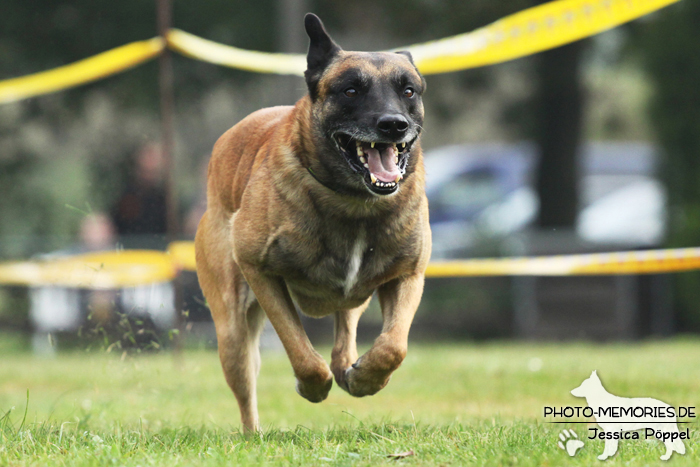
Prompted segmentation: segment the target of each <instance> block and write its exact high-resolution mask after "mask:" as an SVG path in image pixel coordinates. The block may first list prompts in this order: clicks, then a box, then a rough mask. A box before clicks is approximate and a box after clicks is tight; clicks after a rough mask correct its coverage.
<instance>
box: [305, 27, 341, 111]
mask: <svg viewBox="0 0 700 467" xmlns="http://www.w3.org/2000/svg"><path fill="white" fill-rule="evenodd" d="M304 26H305V27H306V34H308V35H309V39H310V40H311V42H310V43H309V53H308V54H307V55H306V71H305V72H304V76H305V77H306V85H307V86H308V88H309V94H310V95H311V99H312V100H314V99H316V90H317V87H318V81H319V80H320V79H321V75H322V74H323V70H325V69H326V67H327V66H328V65H329V64H330V63H331V61H332V60H333V58H334V57H335V56H336V55H337V54H338V52H340V50H341V48H340V47H338V44H336V43H335V42H333V39H331V36H329V35H328V33H327V32H326V30H325V28H324V27H323V23H322V22H321V19H320V18H319V17H318V16H316V15H315V14H313V13H307V14H306V16H305V17H304Z"/></svg>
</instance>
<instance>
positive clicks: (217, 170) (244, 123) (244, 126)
mask: <svg viewBox="0 0 700 467" xmlns="http://www.w3.org/2000/svg"><path fill="white" fill-rule="evenodd" d="M293 109H294V107H292V106H278V107H270V108H266V109H261V110H258V111H256V112H253V113H252V114H250V115H248V116H247V117H246V118H244V119H243V120H241V121H240V122H238V123H237V124H236V125H234V126H233V127H232V128H230V129H229V130H228V131H226V133H224V134H223V135H222V136H221V137H220V138H219V140H218V141H217V142H216V144H215V145H214V150H213V152H212V155H211V160H210V162H209V169H208V175H207V203H208V204H207V209H209V208H210V207H213V205H215V204H218V205H219V206H220V207H221V208H222V209H223V211H224V212H225V214H227V215H231V214H232V213H234V212H236V211H237V210H238V208H239V207H240V202H241V197H242V195H243V192H244V191H245V188H246V186H247V185H248V181H249V180H250V177H251V174H252V172H253V170H254V169H255V168H256V166H257V164H256V161H257V163H258V164H259V163H260V161H261V160H262V157H264V155H265V149H266V147H267V146H268V145H269V144H270V143H271V140H272V139H273V138H272V133H274V132H275V131H279V130H280V123H281V121H282V120H284V119H285V118H289V115H290V113H291V112H292V110H293ZM261 156H262V157H261Z"/></svg>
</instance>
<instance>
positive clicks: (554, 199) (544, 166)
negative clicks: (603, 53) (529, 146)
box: [534, 41, 584, 228]
mask: <svg viewBox="0 0 700 467" xmlns="http://www.w3.org/2000/svg"><path fill="white" fill-rule="evenodd" d="M583 49H584V42H583V41H578V42H574V43H572V44H569V45H565V46H563V47H559V48H556V49H553V50H549V51H547V52H544V53H542V54H540V55H539V56H538V57H536V59H537V69H536V71H537V86H538V88H537V93H536V95H535V118H536V122H535V135H534V136H535V142H536V143H537V145H538V146H539V149H540V159H539V163H538V167H537V181H536V186H537V193H538V195H539V199H540V212H539V218H538V225H539V227H541V228H556V227H562V228H572V227H574V225H575V223H576V214H577V210H578V173H577V172H578V170H577V168H578V158H577V155H578V149H579V145H580V142H581V122H582V114H583V98H584V96H583V90H582V83H581V75H580V63H581V55H582V51H583Z"/></svg>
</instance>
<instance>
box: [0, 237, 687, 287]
mask: <svg viewBox="0 0 700 467" xmlns="http://www.w3.org/2000/svg"><path fill="white" fill-rule="evenodd" d="M699 269H700V248H679V249H669V250H646V251H623V252H615V253H596V254H583V255H565V256H540V257H521V258H500V259H470V260H453V261H434V262H431V263H430V264H429V265H428V269H427V270H426V272H425V275H426V277H466V276H579V275H617V274H660V273H669V272H681V271H691V270H699ZM179 270H187V271H196V263H195V254H194V243H193V242H175V243H172V244H171V245H170V246H169V248H168V252H167V253H164V252H160V251H151V250H127V251H112V252H102V253H89V254H84V255H77V256H71V257H65V258H58V259H53V260H46V261H27V262H16V263H5V264H0V284H6V285H25V286H46V285H58V286H63V287H77V288H86V289H113V288H121V287H134V286H138V285H143V284H149V283H154V282H166V281H170V280H172V279H174V278H175V277H176V275H177V271H179Z"/></svg>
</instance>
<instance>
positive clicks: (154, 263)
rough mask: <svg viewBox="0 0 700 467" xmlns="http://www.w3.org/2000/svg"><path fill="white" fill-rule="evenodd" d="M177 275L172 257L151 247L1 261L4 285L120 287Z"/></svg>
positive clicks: (148, 282) (134, 285)
mask: <svg viewBox="0 0 700 467" xmlns="http://www.w3.org/2000/svg"><path fill="white" fill-rule="evenodd" d="M175 275H176V268H175V266H174V265H173V262H172V260H171V258H170V256H169V255H168V254H166V253H163V252H161V251H151V250H125V251H106V252H100V253H87V254H83V255H76V256H69V257H61V258H56V259H49V260H45V261H25V262H14V263H5V264H0V284H6V285H23V286H30V287H31V286H47V285H54V286H61V287H75V288H84V289H116V288H121V287H136V286H139V285H144V284H151V283H155V282H169V281H171V280H173V279H174V278H175Z"/></svg>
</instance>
